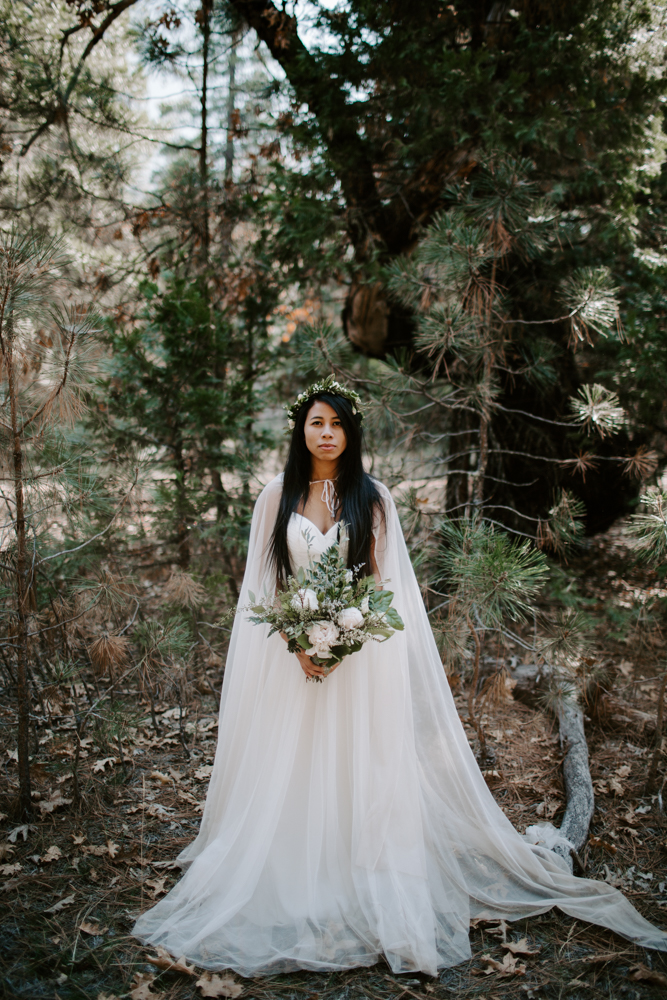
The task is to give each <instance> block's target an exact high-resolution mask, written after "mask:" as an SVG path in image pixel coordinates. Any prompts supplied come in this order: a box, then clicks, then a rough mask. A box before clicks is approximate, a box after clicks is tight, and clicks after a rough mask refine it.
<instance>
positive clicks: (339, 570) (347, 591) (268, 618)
mask: <svg viewBox="0 0 667 1000" xmlns="http://www.w3.org/2000/svg"><path fill="white" fill-rule="evenodd" d="M341 541H342V539H341ZM393 596H394V595H393V593H392V592H391V591H390V590H379V589H378V588H377V587H376V584H375V578H374V577H372V576H366V577H362V578H361V579H359V580H355V579H354V573H353V572H352V570H350V569H348V568H347V565H346V560H345V558H344V556H343V555H342V554H341V542H338V543H336V544H334V545H331V546H330V547H329V548H328V549H327V550H326V552H324V554H323V555H322V556H321V557H320V559H319V560H318V562H316V563H311V565H310V568H309V569H307V570H304V569H303V568H299V570H298V572H297V574H296V577H292V576H291V577H290V578H289V580H288V583H287V587H286V589H285V590H281V591H279V592H278V593H277V594H276V595H275V596H273V595H271V597H270V598H265V599H264V600H263V601H257V600H256V599H255V595H254V594H252V593H251V594H250V600H251V602H252V603H251V604H250V606H249V608H247V609H246V610H249V611H252V612H253V615H252V616H250V621H251V622H253V623H254V624H255V625H270V626H271V631H270V632H269V635H273V633H274V632H284V633H285V635H286V636H287V639H288V642H287V648H288V650H289V651H290V653H296V652H297V651H298V650H299V649H303V650H305V652H306V653H307V654H308V656H310V657H311V658H312V660H313V663H316V664H317V665H318V666H323V667H328V668H329V670H330V669H331V668H332V667H334V666H335V665H336V664H337V663H340V661H341V660H342V659H343V657H344V656H349V655H350V653H357V652H358V651H359V650H360V649H361V647H362V646H363V644H364V643H365V642H368V641H369V640H370V639H374V640H375V641H376V642H384V641H385V640H386V639H389V638H390V637H391V636H392V635H393V634H394V632H395V631H397V630H399V631H402V629H403V621H402V619H401V616H400V615H399V613H398V612H397V611H396V609H395V608H392V607H391V601H392V598H393ZM329 670H327V671H326V672H327V673H328V672H329ZM316 679H318V680H319V679H320V678H316Z"/></svg>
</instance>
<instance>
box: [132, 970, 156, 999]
mask: <svg viewBox="0 0 667 1000" xmlns="http://www.w3.org/2000/svg"><path fill="white" fill-rule="evenodd" d="M154 982H155V976H151V975H148V974H147V973H145V972H135V974H134V979H133V986H132V989H131V990H130V996H131V997H132V1000H155V998H156V997H161V996H164V994H163V993H153V990H152V989H151V986H152V985H153V983H154Z"/></svg>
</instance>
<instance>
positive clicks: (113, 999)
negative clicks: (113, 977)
mask: <svg viewBox="0 0 667 1000" xmlns="http://www.w3.org/2000/svg"><path fill="white" fill-rule="evenodd" d="M97 1000H118V997H117V996H116V994H115V993H98V994H97Z"/></svg>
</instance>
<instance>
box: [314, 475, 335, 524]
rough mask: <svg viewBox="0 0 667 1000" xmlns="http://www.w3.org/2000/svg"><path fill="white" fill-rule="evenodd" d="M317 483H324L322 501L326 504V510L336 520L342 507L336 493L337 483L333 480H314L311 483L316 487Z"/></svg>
mask: <svg viewBox="0 0 667 1000" xmlns="http://www.w3.org/2000/svg"><path fill="white" fill-rule="evenodd" d="M317 483H323V484H324V485H323V486H322V496H321V497H320V500H322V502H323V503H325V504H326V508H327V510H328V511H329V513H330V514H331V517H332V519H333V520H334V521H335V520H336V511H337V510H338V508H339V507H340V501H339V499H338V494H337V493H336V483H335V481H334V480H333V479H313V480H312V481H311V482H310V485H311V486H315V485H316V484H317Z"/></svg>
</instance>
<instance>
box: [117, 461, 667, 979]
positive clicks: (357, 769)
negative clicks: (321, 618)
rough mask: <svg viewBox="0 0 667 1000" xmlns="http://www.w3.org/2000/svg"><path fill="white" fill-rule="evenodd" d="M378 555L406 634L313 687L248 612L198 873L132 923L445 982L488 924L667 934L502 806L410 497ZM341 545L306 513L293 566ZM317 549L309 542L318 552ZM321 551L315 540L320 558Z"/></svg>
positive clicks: (256, 555) (256, 960) (227, 684)
mask: <svg viewBox="0 0 667 1000" xmlns="http://www.w3.org/2000/svg"><path fill="white" fill-rule="evenodd" d="M281 489H282V477H281V476H279V477H278V478H276V479H274V480H273V481H272V482H271V483H269V485H268V486H267V487H266V488H265V489H264V491H263V492H262V493H261V495H260V497H259V499H258V501H257V504H256V507H255V512H254V516H253V521H252V528H251V533H250V544H249V552H248V563H247V570H246V574H245V579H244V581H243V588H242V591H241V597H240V605H239V606H240V607H243V606H245V605H247V604H248V603H249V596H248V592H249V591H253V593H254V594H255V595H256V596H259V595H261V594H263V593H264V592H265V591H266V592H271V590H272V584H271V574H270V572H269V569H268V566H267V558H266V555H267V547H268V542H269V539H270V537H271V532H272V530H273V526H274V522H275V518H276V513H277V509H278V502H279V499H280V493H281ZM380 490H381V493H382V496H383V498H384V503H385V508H386V520H385V523H384V524H382V523H381V522H380V521H378V523H377V525H376V528H375V534H376V559H377V562H378V566H379V569H380V572H381V575H382V577H383V579H385V580H389V581H390V583H389V588H390V589H391V590H393V591H394V594H395V597H394V606H395V607H396V609H397V610H398V612H399V613H400V615H401V616H402V618H403V621H404V622H405V626H406V627H405V631H404V632H397V633H395V634H394V635H393V636H392V637H391V639H389V640H388V641H387V642H385V643H376V642H369V643H367V644H366V645H365V646H364V647H363V649H362V651H361V652H359V653H355V654H354V655H353V656H351V657H350V658H349V659H346V660H344V661H343V663H342V665H341V666H339V667H338V668H337V669H336V670H335V672H334V673H332V674H331V676H330V677H328V678H327V679H326V680H325V681H324V682H323V683H322V684H316V683H306V681H305V677H304V674H303V671H302V670H301V667H300V666H299V663H298V661H297V659H296V657H295V656H293V655H292V654H289V653H288V652H287V647H286V645H285V643H284V641H283V640H282V639H281V638H280V636H278V635H274V636H272V637H271V638H268V637H267V633H268V626H264V625H259V626H258V625H253V624H251V623H250V622H249V621H247V617H246V615H245V614H244V613H240V614H238V615H237V618H236V622H235V625H234V629H233V632H232V637H231V642H230V646H229V653H228V656H227V666H226V670H225V679H224V685H223V691H222V701H221V707H220V718H219V739H218V748H217V753H216V759H215V766H214V768H213V773H212V775H211V783H210V786H209V790H208V797H207V800H206V807H205V810H204V815H203V819H202V824H201V830H200V832H199V835H198V837H197V838H196V840H195V841H194V842H193V843H192V844H190V846H189V847H187V848H186V849H185V850H184V851H183V852H182V854H181V855H180V856H179V859H178V860H179V863H181V864H182V865H183V866H184V867H186V868H187V871H186V873H185V874H184V876H183V877H182V878H181V880H180V881H179V882H178V883H177V885H176V886H175V887H174V888H173V889H172V890H171V892H170V893H169V894H168V895H167V896H166V897H165V898H164V899H162V900H160V902H159V903H157V905H156V906H154V907H153V908H152V909H150V910H148V911H147V912H145V913H144V914H143V915H142V916H141V917H140V918H139V920H138V921H137V923H136V925H135V928H134V932H133V933H134V934H135V935H136V936H137V937H138V938H140V939H141V940H142V941H144V942H146V943H148V942H150V943H151V944H153V945H161V946H162V947H164V948H165V949H167V950H168V951H169V952H170V953H171V954H172V955H174V956H182V955H185V957H186V958H188V959H190V960H191V961H193V962H195V963H196V964H198V965H200V966H203V967H204V968H209V969H222V968H231V969H234V970H235V971H236V972H238V973H240V974H241V975H244V976H251V975H254V974H257V973H259V972H268V971H271V972H281V971H289V970H292V969H296V968H302V969H313V970H318V969H347V968H350V967H353V966H359V965H372V964H373V963H375V962H376V961H377V960H378V958H379V957H380V956H381V955H383V954H384V956H385V957H386V959H387V961H388V962H389V964H390V966H391V968H392V970H393V971H394V972H407V971H418V970H421V971H422V972H425V973H429V974H431V975H434V974H436V972H437V970H438V969H439V968H442V967H445V966H451V965H455V964H456V963H458V962H462V961H464V960H465V959H467V958H469V957H470V945H469V941H468V928H469V924H470V920H471V919H472V918H480V917H485V918H501V917H502V918H504V919H505V920H517V919H519V918H520V917H529V916H533V915H535V914H538V913H544V912H545V911H546V910H548V909H550V908H551V907H553V906H558V907H559V908H560V909H561V910H562V911H563V912H564V913H567V914H569V915H570V916H572V917H577V918H579V919H580V920H587V921H591V922H593V923H595V924H600V925H601V926H603V927H607V928H609V929H610V930H613V931H616V932H617V933H618V934H621V935H623V936H624V937H626V938H628V939H629V940H631V941H634V942H636V943H637V944H640V945H643V946H645V947H650V948H659V949H661V950H667V934H665V933H664V932H663V931H661V930H659V929H658V928H657V927H655V926H653V925H652V924H651V923H649V922H648V921H647V920H645V919H644V918H643V917H642V916H641V915H640V914H639V912H638V911H637V910H636V909H635V908H634V907H633V906H632V904H631V903H630V902H629V901H628V900H627V899H626V898H625V897H624V896H623V895H622V894H621V893H620V892H619V891H618V890H617V889H614V888H613V887H612V886H610V885H608V884H607V883H605V882H598V881H593V880H591V879H581V878H575V877H574V876H573V875H571V874H570V872H569V871H568V870H567V866H566V863H565V862H564V861H563V860H562V859H561V858H560V857H559V856H558V855H556V854H555V853H553V852H552V851H550V850H548V849H546V848H544V847H539V846H535V845H532V844H529V843H528V842H527V841H526V840H524V839H523V837H522V836H521V835H520V834H519V833H518V832H517V831H516V830H515V829H514V827H513V826H512V824H511V823H510V822H509V820H508V819H507V817H506V816H505V815H504V813H503V812H502V810H501V809H500V807H499V806H498V805H497V804H496V802H495V800H494V798H493V796H492V794H491V792H490V791H489V789H488V787H487V785H486V783H485V781H484V778H483V777H482V774H481V773H480V770H479V768H478V766H477V763H476V761H475V758H474V756H473V754H472V751H471V749H470V747H469V745H468V741H467V738H466V735H465V732H464V730H463V726H462V725H461V722H460V720H459V717H458V714H457V710H456V707H455V705H454V700H453V698H452V695H451V692H450V689H449V685H448V683H447V678H446V676H445V672H444V670H443V667H442V664H441V662H440V656H439V655H438V651H437V648H436V645H435V642H434V639H433V635H432V632H431V629H430V626H429V621H428V617H427V614H426V610H425V608H424V604H423V601H422V597H421V593H420V590H419V586H418V583H417V580H416V578H415V574H414V571H413V569H412V565H411V563H410V557H409V555H408V551H407V548H406V545H405V542H404V539H403V535H402V532H401V528H400V524H399V520H398V515H397V513H396V509H395V507H394V504H393V501H392V499H391V497H390V495H389V493H388V491H387V490H386V489H385V488H384V487H380ZM334 540H335V532H334V533H329V535H326V536H325V535H322V534H321V532H319V531H318V529H317V528H316V527H315V526H314V525H311V524H310V522H308V521H307V520H306V519H305V518H302V517H301V516H300V515H296V514H295V515H293V517H292V521H291V522H290V530H289V533H288V542H289V545H290V553H291V558H292V562H293V564H294V568H295V569H296V566H297V565H307V564H308V555H309V554H310V555H311V556H314V557H317V556H318V555H319V554H321V552H323V551H324V550H325V549H326V547H327V546H328V545H330V544H331V543H332V542H333V541H334ZM308 544H309V545H310V553H309V550H308ZM313 550H314V551H313Z"/></svg>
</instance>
